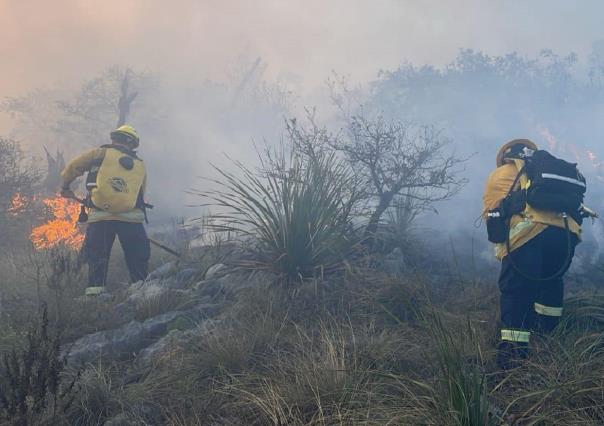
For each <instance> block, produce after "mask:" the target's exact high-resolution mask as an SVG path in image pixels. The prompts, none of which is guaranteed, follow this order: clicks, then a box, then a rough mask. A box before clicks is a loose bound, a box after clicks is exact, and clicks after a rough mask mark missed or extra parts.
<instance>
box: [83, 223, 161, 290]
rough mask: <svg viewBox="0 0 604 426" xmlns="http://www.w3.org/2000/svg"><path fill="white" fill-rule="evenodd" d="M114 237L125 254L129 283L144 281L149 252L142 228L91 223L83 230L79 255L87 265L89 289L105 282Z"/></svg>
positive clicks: (138, 225)
mask: <svg viewBox="0 0 604 426" xmlns="http://www.w3.org/2000/svg"><path fill="white" fill-rule="evenodd" d="M116 235H117V236H118V238H119V240H120V244H121V245H122V249H123V250H124V256H125V257H126V265H127V266H128V271H129V272H130V281H131V282H136V281H139V280H143V279H145V278H146V277H147V269H148V266H149V256H150V252H151V249H150V245H149V239H148V238H147V233H146V232H145V227H144V226H143V224H142V223H130V222H121V221H117V220H105V221H100V222H94V223H90V224H89V225H88V228H87V229H86V238H85V239H84V246H83V248H82V255H83V260H84V261H85V262H86V263H87V264H88V286H89V287H93V286H104V285H105V283H106V282H107V269H108V267H109V257H110V255H111V248H112V247H113V242H114V241H115V236H116Z"/></svg>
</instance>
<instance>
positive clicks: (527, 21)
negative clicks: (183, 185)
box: [0, 0, 604, 97]
mask: <svg viewBox="0 0 604 426" xmlns="http://www.w3.org/2000/svg"><path fill="white" fill-rule="evenodd" d="M603 13H604V2H602V1H599V0H582V1H576V2H575V1H567V0H537V1H535V0H532V1H526V0H505V1H504V0H501V1H494V0H493V1H491V0H459V1H454V0H450V1H449V0H440V1H437V0H421V1H420V0H295V1H293V0H291V1H290V0H237V1H234V0H231V1H229V0H172V1H167V0H102V1H101V0H96V1H92V0H52V1H42V0H0V58H2V61H1V63H2V71H1V74H0V75H2V79H0V97H1V96H5V95H15V94H18V93H20V92H23V91H25V90H27V89H29V88H32V87H35V86H46V85H52V84H54V83H64V82H70V81H72V82H77V83H80V82H82V81H84V80H85V79H86V78H88V77H90V76H92V75H95V74H97V73H98V72H99V71H100V70H102V69H104V68H106V67H107V66H109V65H113V64H120V65H130V66H132V67H134V68H138V69H147V70H152V71H160V72H162V73H165V74H166V75H172V76H175V77H178V78H180V79H185V80H186V79H196V78H198V77H200V76H202V77H211V78H216V77H217V76H220V75H221V74H223V73H224V72H225V69H226V66H227V65H228V64H232V63H233V62H234V60H235V59H236V58H237V57H238V56H241V55H247V56H250V57H256V56H261V57H263V59H264V60H265V61H266V62H267V63H268V64H269V68H268V70H267V72H269V73H270V74H271V75H272V76H274V77H278V78H284V79H288V80H291V81H293V82H295V85H296V87H297V88H298V89H299V90H302V89H308V88H310V87H313V86H316V85H317V84H321V83H322V82H323V81H324V80H325V78H326V77H327V76H328V75H329V73H330V72H331V70H336V71H338V72H340V73H342V74H348V75H350V76H351V77H352V78H353V79H354V80H360V81H362V80H366V79H369V78H372V77H374V76H375V74H376V72H377V71H378V70H379V69H392V68H395V67H396V66H398V65H399V64H400V63H401V62H402V61H404V60H410V61H412V62H415V63H425V62H430V63H435V64H443V63H446V62H448V61H450V60H451V59H453V57H454V56H455V54H456V52H457V49H459V48H461V47H472V48H476V49H481V50H484V51H486V52H488V53H491V54H498V53H506V52H508V51H511V50H518V51H520V52H523V53H529V54H530V53H534V52H536V51H538V50H540V49H541V48H543V47H550V48H553V49H554V50H556V52H558V53H560V54H565V53H568V52H569V51H575V52H577V53H579V54H580V55H585V54H586V53H588V52H589V50H590V47H591V43H592V42H593V41H594V40H597V39H601V38H604V28H603V27H602V17H603V16H604V15H603Z"/></svg>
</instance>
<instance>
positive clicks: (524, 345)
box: [483, 139, 581, 368]
mask: <svg viewBox="0 0 604 426" xmlns="http://www.w3.org/2000/svg"><path fill="white" fill-rule="evenodd" d="M525 148H527V149H529V150H534V151H536V150H537V146H536V145H535V143H533V142H532V141H530V140H528V139H515V140H513V141H511V142H508V143H507V144H505V145H504V146H503V147H502V148H501V149H500V151H499V153H498V154H497V168H496V169H495V170H494V171H493V172H492V173H491V175H490V176H489V178H488V180H487V184H486V188H485V192H484V196H483V208H484V210H483V216H484V217H485V218H486V217H487V215H488V213H489V212H490V211H493V210H494V209H497V208H499V207H500V206H501V204H502V202H503V200H506V202H510V203H513V197H507V196H508V195H509V194H510V193H511V189H512V186H515V188H514V189H521V188H522V189H525V187H527V184H528V185H530V183H527V177H526V175H524V174H522V173H520V172H521V171H522V170H524V169H523V167H524V160H522V159H519V158H518V156H517V155H516V154H517V153H519V152H520V151H521V150H524V149H525ZM516 193H518V194H520V193H521V191H516ZM510 200H511V201H510ZM565 222H566V223H565ZM578 222H580V220H578V219H573V218H572V217H568V218H566V215H564V217H562V216H561V215H560V214H558V213H554V212H548V211H543V210H536V209H534V208H532V207H531V206H530V205H528V204H522V207H521V211H520V212H519V213H517V214H514V215H513V216H512V217H511V219H510V221H509V228H508V230H507V232H509V234H508V235H507V241H506V242H505V243H499V244H496V246H495V255H496V257H497V258H498V259H499V260H500V261H501V273H500V276H499V289H500V292H501V294H500V307H501V335H500V342H499V344H498V362H499V365H500V366H501V367H502V368H509V367H511V366H513V365H514V364H515V362H516V361H517V360H518V359H519V358H524V357H526V356H527V354H528V346H529V341H530V338H531V333H532V332H535V331H537V332H549V331H551V330H552V329H553V328H554V327H555V326H556V325H557V324H558V322H559V320H560V317H561V315H562V305H563V296H564V282H563V275H564V273H565V272H566V270H567V269H568V267H569V266H570V261H571V260H572V257H573V255H574V249H575V246H576V244H577V243H578V242H579V239H580V236H581V227H580V225H579V223H578ZM508 249H509V252H508ZM510 254H511V255H510Z"/></svg>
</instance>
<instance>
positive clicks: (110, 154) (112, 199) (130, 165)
mask: <svg viewBox="0 0 604 426" xmlns="http://www.w3.org/2000/svg"><path fill="white" fill-rule="evenodd" d="M145 175H146V171H145V165H144V164H143V161H142V160H141V159H140V158H138V157H136V155H130V154H127V153H125V152H122V151H121V150H118V149H116V148H111V147H107V148H106V151H105V157H104V158H103V162H102V163H101V165H100V167H99V169H98V172H97V174H96V183H95V184H94V185H92V188H91V190H90V199H91V201H92V204H93V205H94V206H95V207H96V208H98V209H101V210H104V211H106V212H109V213H125V212H128V211H131V210H132V209H134V208H135V207H141V206H138V205H137V203H138V204H140V202H142V197H141V200H140V202H139V194H140V192H141V188H142V187H143V184H144V182H145Z"/></svg>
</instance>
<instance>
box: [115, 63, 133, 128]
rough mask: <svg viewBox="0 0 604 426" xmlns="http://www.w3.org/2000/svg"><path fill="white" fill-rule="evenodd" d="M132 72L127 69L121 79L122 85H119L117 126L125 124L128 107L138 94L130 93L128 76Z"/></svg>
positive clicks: (128, 113)
mask: <svg viewBox="0 0 604 426" xmlns="http://www.w3.org/2000/svg"><path fill="white" fill-rule="evenodd" d="M131 73H132V71H131V70H130V69H127V70H126V72H125V73H124V76H123V78H122V84H121V85H120V99H119V101H118V102H117V110H118V119H117V126H116V127H120V126H121V125H123V124H125V123H126V121H127V120H128V115H130V105H131V104H132V102H134V99H136V97H137V96H138V92H131V91H130V74H131Z"/></svg>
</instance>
